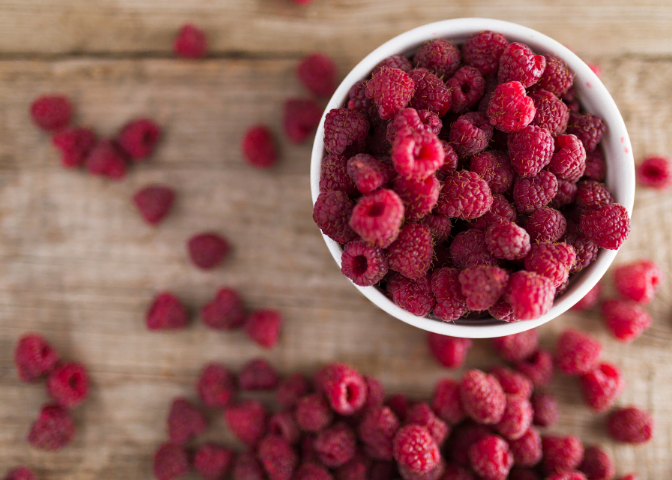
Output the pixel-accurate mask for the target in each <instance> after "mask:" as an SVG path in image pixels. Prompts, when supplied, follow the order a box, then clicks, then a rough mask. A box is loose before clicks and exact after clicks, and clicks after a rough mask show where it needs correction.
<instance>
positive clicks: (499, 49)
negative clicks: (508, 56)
mask: <svg viewBox="0 0 672 480" xmlns="http://www.w3.org/2000/svg"><path fill="white" fill-rule="evenodd" d="M508 45H509V42H507V40H506V38H505V37H504V35H502V34H501V33H495V32H491V31H490V30H484V31H482V32H478V33H475V34H473V35H472V36H471V37H469V38H468V39H467V41H466V42H464V45H463V46H462V55H463V56H464V63H466V64H467V65H471V66H472V67H476V68H478V69H479V70H480V72H481V73H482V74H483V75H484V76H488V75H494V74H496V73H497V70H499V57H501V56H502V53H503V52H504V50H505V49H506V47H507V46H508Z"/></svg>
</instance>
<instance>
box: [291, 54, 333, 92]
mask: <svg viewBox="0 0 672 480" xmlns="http://www.w3.org/2000/svg"><path fill="white" fill-rule="evenodd" d="M296 76H297V77H299V81H300V82H301V83H302V84H303V86H304V87H306V88H307V89H308V90H309V91H310V92H311V93H313V94H314V95H317V96H318V97H326V98H329V97H331V95H333V93H334V91H335V90H336V64H335V63H334V61H333V60H332V59H331V57H329V56H328V55H326V54H324V53H321V52H315V53H311V54H309V55H307V56H306V57H304V59H303V60H301V62H300V63H299V65H298V66H297V67H296Z"/></svg>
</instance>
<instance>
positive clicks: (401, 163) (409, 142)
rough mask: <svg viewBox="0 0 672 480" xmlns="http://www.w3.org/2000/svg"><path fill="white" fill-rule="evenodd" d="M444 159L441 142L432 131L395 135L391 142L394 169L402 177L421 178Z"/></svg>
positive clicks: (430, 172) (425, 176)
mask: <svg viewBox="0 0 672 480" xmlns="http://www.w3.org/2000/svg"><path fill="white" fill-rule="evenodd" d="M444 159H445V152H444V150H443V147H442V146H441V142H439V139H438V138H437V137H436V136H435V135H434V134H432V133H428V132H414V133H411V134H408V135H397V136H396V138H395V139H394V143H393V144H392V163H393V164H394V169H395V170H396V171H397V172H399V175H401V176H402V177H404V178H412V179H416V180H423V179H425V178H427V177H429V176H430V175H432V174H433V173H434V172H436V171H437V170H438V169H439V168H440V167H441V165H443V162H444Z"/></svg>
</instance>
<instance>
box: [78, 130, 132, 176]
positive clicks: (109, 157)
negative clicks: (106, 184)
mask: <svg viewBox="0 0 672 480" xmlns="http://www.w3.org/2000/svg"><path fill="white" fill-rule="evenodd" d="M84 166H85V167H86V169H87V170H88V172H89V173H90V174H92V175H100V176H102V177H107V178H110V179H112V180H121V179H122V178H124V177H125V176H126V168H127V166H126V157H125V156H124V154H123V153H122V152H121V150H119V147H118V146H117V144H116V143H115V142H114V141H113V140H107V139H105V140H100V141H98V143H97V144H96V146H95V147H93V148H92V149H91V151H90V152H89V155H88V156H87V157H86V160H85V165H84Z"/></svg>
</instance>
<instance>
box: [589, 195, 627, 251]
mask: <svg viewBox="0 0 672 480" xmlns="http://www.w3.org/2000/svg"><path fill="white" fill-rule="evenodd" d="M581 231H582V232H583V233H584V235H585V236H586V237H587V238H588V239H589V240H592V241H593V242H594V243H595V244H596V245H597V246H599V247H602V248H607V249H609V250H618V249H619V248H620V247H621V245H622V244H623V242H625V240H626V239H627V238H628V235H629V234H630V218H629V217H628V211H627V210H626V209H625V207H624V206H623V205H620V204H618V203H611V204H609V205H605V206H604V207H602V208H600V209H599V210H596V211H593V212H589V213H586V214H585V215H583V216H582V217H581Z"/></svg>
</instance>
